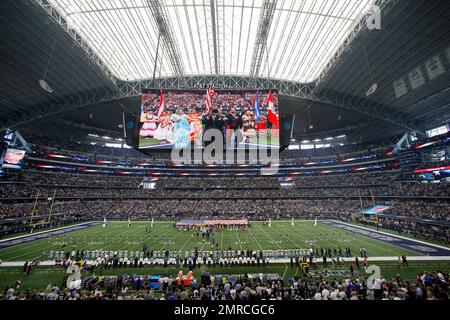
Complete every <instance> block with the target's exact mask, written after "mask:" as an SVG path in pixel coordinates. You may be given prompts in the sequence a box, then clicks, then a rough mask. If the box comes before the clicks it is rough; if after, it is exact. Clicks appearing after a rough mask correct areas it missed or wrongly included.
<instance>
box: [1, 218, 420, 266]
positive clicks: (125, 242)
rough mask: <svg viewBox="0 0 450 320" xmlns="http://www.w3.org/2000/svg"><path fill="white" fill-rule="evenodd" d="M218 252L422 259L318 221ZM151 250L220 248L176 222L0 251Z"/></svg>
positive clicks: (226, 242) (275, 228)
mask: <svg viewBox="0 0 450 320" xmlns="http://www.w3.org/2000/svg"><path fill="white" fill-rule="evenodd" d="M214 240H215V243H217V244H218V248H219V249H223V250H228V249H229V248H231V249H232V250H247V249H250V250H260V249H265V250H277V249H309V248H312V247H314V248H316V247H317V248H321V247H323V248H331V249H332V250H334V249H337V248H338V247H339V246H340V247H341V248H342V250H344V248H346V247H350V248H351V251H352V256H355V255H358V254H359V250H360V248H361V247H365V248H366V250H367V254H368V256H369V257H370V256H371V257H398V256H401V255H407V256H417V255H418V254H417V253H415V252H412V251H409V250H406V249H402V248H399V247H395V246H393V245H390V244H387V243H384V242H381V241H378V240H374V239H370V238H367V237H364V236H361V235H358V234H353V233H351V232H347V231H344V230H340V229H337V228H334V227H329V226H325V225H322V224H320V223H319V224H318V225H317V226H314V222H313V221H296V222H295V225H294V226H291V222H290V221H277V222H272V226H271V227H270V228H269V227H268V226H265V225H264V223H262V222H260V223H259V222H254V223H252V224H251V228H249V230H248V231H232V230H225V231H222V232H217V233H216V234H215V235H214ZM144 245H147V246H148V248H149V250H155V251H161V250H164V251H165V250H168V251H178V252H180V251H182V252H185V251H191V250H195V248H197V249H198V250H199V251H211V250H213V248H214V247H215V246H214V245H213V239H212V238H210V239H209V240H202V237H201V236H200V237H199V238H198V239H197V235H196V233H195V232H192V231H191V232H190V231H178V230H175V229H174V227H173V224H172V223H171V222H155V224H154V228H151V227H150V223H149V222H133V223H132V224H131V227H130V228H129V227H128V223H127V222H110V223H109V225H108V227H107V228H102V227H101V226H98V227H91V228H87V229H83V230H80V231H75V232H68V233H66V234H63V235H60V236H54V237H51V238H47V239H43V240H38V241H34V242H30V243H24V244H20V245H16V246H13V247H9V248H6V249H2V250H0V259H1V260H2V261H26V260H32V259H36V258H39V259H44V260H46V259H47V257H48V256H49V253H50V252H51V251H61V250H64V251H67V250H70V251H72V250H75V251H76V250H80V251H81V250H85V251H93V250H100V251H120V250H128V251H129V252H130V251H142V250H143V246H144Z"/></svg>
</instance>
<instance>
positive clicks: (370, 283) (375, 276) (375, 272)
mask: <svg viewBox="0 0 450 320" xmlns="http://www.w3.org/2000/svg"><path fill="white" fill-rule="evenodd" d="M366 273H367V274H372V275H371V276H370V277H369V278H367V288H369V289H374V287H375V282H376V281H377V280H380V279H381V268H380V267H379V266H375V265H372V266H368V267H367V268H366Z"/></svg>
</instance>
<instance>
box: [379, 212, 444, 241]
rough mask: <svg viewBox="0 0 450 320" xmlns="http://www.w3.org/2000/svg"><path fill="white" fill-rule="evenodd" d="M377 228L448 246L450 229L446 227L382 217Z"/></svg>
mask: <svg viewBox="0 0 450 320" xmlns="http://www.w3.org/2000/svg"><path fill="white" fill-rule="evenodd" d="M371 224H373V225H376V223H375V222H372V223H371ZM378 226H379V227H380V228H384V229H389V230H393V231H397V232H399V233H403V234H406V235H409V236H412V237H415V238H421V239H424V240H428V241H435V242H439V243H443V244H447V245H448V244H450V241H449V238H450V228H449V227H448V226H439V225H431V224H425V223H419V222H416V221H407V220H398V219H392V218H383V217H380V218H379V219H378Z"/></svg>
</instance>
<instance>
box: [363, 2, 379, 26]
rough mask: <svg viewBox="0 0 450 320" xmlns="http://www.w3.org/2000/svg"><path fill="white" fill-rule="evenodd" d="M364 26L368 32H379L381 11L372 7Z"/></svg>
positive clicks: (377, 7)
mask: <svg viewBox="0 0 450 320" xmlns="http://www.w3.org/2000/svg"><path fill="white" fill-rule="evenodd" d="M367 14H368V17H367V18H366V25H367V28H368V29H369V30H381V9H380V7H379V6H376V5H374V6H373V7H372V8H371V9H370V10H369V11H368V12H367Z"/></svg>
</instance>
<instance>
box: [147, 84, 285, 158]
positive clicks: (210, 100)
mask: <svg viewBox="0 0 450 320" xmlns="http://www.w3.org/2000/svg"><path fill="white" fill-rule="evenodd" d="M139 123H140V125H139V149H140V150H151V149H155V150H158V149H160V150H165V149H170V150H171V149H173V148H175V149H186V148H204V147H205V142H204V141H203V140H206V139H203V138H204V137H205V136H204V135H205V133H206V132H207V131H208V130H210V129H216V130H218V131H220V132H221V133H222V134H223V145H224V147H226V148H232V149H238V148H252V147H258V146H266V147H267V148H279V147H280V125H279V123H280V113H279V105H278V93H277V92H276V91H270V90H264V91H256V90H254V91H246V92H243V91H226V90H214V89H204V90H189V91H187V90H182V91H162V90H147V91H144V92H143V94H142V101H141V110H140V117H139Z"/></svg>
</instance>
